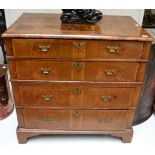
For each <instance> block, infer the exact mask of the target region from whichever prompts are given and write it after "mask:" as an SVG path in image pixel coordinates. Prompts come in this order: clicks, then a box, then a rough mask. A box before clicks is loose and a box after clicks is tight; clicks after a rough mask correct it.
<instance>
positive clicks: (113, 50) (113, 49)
mask: <svg viewBox="0 0 155 155" xmlns="http://www.w3.org/2000/svg"><path fill="white" fill-rule="evenodd" d="M107 50H108V52H109V53H116V52H117V51H118V46H107Z"/></svg>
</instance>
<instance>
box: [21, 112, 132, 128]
mask: <svg viewBox="0 0 155 155" xmlns="http://www.w3.org/2000/svg"><path fill="white" fill-rule="evenodd" d="M23 115H24V122H25V128H32V129H33V128H34V129H38V128H39V129H55V130H66V129H69V130H123V129H126V128H129V127H130V128H131V122H130V121H131V119H132V117H133V111H130V110H107V111H105V110H45V109H23Z"/></svg>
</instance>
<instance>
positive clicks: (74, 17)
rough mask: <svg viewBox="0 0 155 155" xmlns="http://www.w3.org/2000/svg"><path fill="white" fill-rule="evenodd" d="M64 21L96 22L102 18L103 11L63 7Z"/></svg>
mask: <svg viewBox="0 0 155 155" xmlns="http://www.w3.org/2000/svg"><path fill="white" fill-rule="evenodd" d="M62 11H63V13H62V15H61V17H60V19H61V21H62V23H72V24H85V23H90V24H94V23H96V22H98V21H100V20H101V18H102V12H101V11H99V10H95V9H62Z"/></svg>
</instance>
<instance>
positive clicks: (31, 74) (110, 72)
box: [8, 59, 146, 82]
mask: <svg viewBox="0 0 155 155" xmlns="http://www.w3.org/2000/svg"><path fill="white" fill-rule="evenodd" d="M8 63H9V66H10V73H11V77H12V79H14V78H17V79H21V80H52V81H105V82H119V81H122V82H124V81H125V82H126V81H127V82H130V81H136V80H137V81H141V80H143V76H144V71H145V67H146V64H145V63H141V64H140V63H134V62H90V61H89V62H74V61H51V60H42V59H41V60H16V61H14V60H9V61H8ZM139 68H141V69H139ZM139 70H140V72H139Z"/></svg>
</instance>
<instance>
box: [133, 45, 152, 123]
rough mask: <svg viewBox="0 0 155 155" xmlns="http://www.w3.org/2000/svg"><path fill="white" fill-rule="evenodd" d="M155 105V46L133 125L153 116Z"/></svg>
mask: <svg viewBox="0 0 155 155" xmlns="http://www.w3.org/2000/svg"><path fill="white" fill-rule="evenodd" d="M153 103H155V44H153V45H152V47H151V51H150V63H149V64H148V66H147V69H146V73H145V79H144V86H143V89H142V92H141V96H140V98H139V102H138V105H137V109H136V113H135V117H134V122H133V125H137V124H140V123H142V122H144V121H145V120H147V119H148V118H149V117H150V116H151V115H152V112H153Z"/></svg>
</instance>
